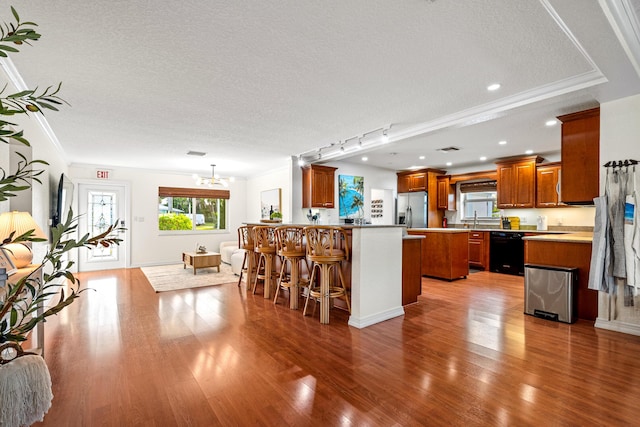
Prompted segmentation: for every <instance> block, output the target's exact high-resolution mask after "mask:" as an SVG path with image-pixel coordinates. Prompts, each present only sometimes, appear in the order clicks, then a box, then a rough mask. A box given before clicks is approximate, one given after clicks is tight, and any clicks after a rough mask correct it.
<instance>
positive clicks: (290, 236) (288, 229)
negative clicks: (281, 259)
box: [276, 225, 305, 256]
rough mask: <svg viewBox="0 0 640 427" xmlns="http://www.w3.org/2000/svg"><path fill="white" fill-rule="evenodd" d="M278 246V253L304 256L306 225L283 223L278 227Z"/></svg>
mask: <svg viewBox="0 0 640 427" xmlns="http://www.w3.org/2000/svg"><path fill="white" fill-rule="evenodd" d="M276 247H277V249H278V255H282V256H304V255H305V249H304V247H305V245H304V227H300V226H295V225H282V226H280V227H277V228H276Z"/></svg>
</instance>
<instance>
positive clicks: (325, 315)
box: [302, 263, 351, 324]
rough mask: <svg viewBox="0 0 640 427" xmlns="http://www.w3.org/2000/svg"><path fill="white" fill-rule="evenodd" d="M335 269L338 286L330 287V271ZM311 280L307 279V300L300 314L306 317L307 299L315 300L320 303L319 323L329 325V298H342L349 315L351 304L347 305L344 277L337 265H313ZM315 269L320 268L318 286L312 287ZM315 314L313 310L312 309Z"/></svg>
mask: <svg viewBox="0 0 640 427" xmlns="http://www.w3.org/2000/svg"><path fill="white" fill-rule="evenodd" d="M334 267H337V269H338V277H339V281H340V286H339V287H338V286H331V283H330V282H331V270H332V269H333V268H334ZM312 268H313V271H312V273H311V278H310V279H309V292H308V293H307V299H306V301H305V304H304V310H303V312H302V314H303V315H304V316H306V315H307V308H308V306H309V299H311V298H315V299H318V301H319V302H320V323H322V324H328V323H329V308H330V305H329V302H330V299H331V298H338V297H344V300H345V302H346V303H347V309H348V310H349V313H351V304H350V303H349V297H348V295H347V288H346V286H345V284H344V283H345V281H344V275H343V274H342V269H341V268H340V264H339V263H314V264H313V267H312ZM316 268H320V286H319V287H318V286H313V285H312V284H313V281H314V279H315V275H316ZM313 311H314V313H315V308H314V310H313Z"/></svg>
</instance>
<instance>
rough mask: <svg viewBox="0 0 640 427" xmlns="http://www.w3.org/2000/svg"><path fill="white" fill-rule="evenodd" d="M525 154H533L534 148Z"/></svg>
mask: <svg viewBox="0 0 640 427" xmlns="http://www.w3.org/2000/svg"><path fill="white" fill-rule="evenodd" d="M524 154H533V150H527V151H525V152H524Z"/></svg>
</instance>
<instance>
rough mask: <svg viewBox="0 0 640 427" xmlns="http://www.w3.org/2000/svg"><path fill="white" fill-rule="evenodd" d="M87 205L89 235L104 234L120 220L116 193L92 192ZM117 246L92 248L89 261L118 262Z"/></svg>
mask: <svg viewBox="0 0 640 427" xmlns="http://www.w3.org/2000/svg"><path fill="white" fill-rule="evenodd" d="M87 204H88V206H87V212H88V214H87V215H88V222H89V227H88V228H89V235H91V236H97V235H99V234H102V233H104V232H105V231H107V228H109V226H111V225H113V224H115V222H116V221H117V220H118V218H116V212H118V209H117V198H116V193H113V192H108V191H101V192H94V191H90V192H89V194H88V197H87ZM111 237H114V236H111ZM115 246H116V245H109V246H108V247H104V246H102V245H98V246H97V247H95V248H92V249H91V251H90V254H89V257H88V260H89V261H108V260H117V259H118V258H117V257H118V251H117V248H116V247H115Z"/></svg>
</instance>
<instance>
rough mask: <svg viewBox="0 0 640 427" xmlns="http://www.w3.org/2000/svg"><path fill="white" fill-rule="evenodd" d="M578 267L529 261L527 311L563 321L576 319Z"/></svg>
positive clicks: (525, 295) (525, 303) (526, 296)
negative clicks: (530, 262) (555, 265)
mask: <svg viewBox="0 0 640 427" xmlns="http://www.w3.org/2000/svg"><path fill="white" fill-rule="evenodd" d="M577 279H578V270H577V269H576V268H566V267H550V266H544V265H533V264H526V265H525V266H524V312H525V313H526V314H530V315H532V316H536V317H541V318H544V319H549V320H556V321H559V322H565V323H573V322H575V321H576V297H577V288H576V286H577Z"/></svg>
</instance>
